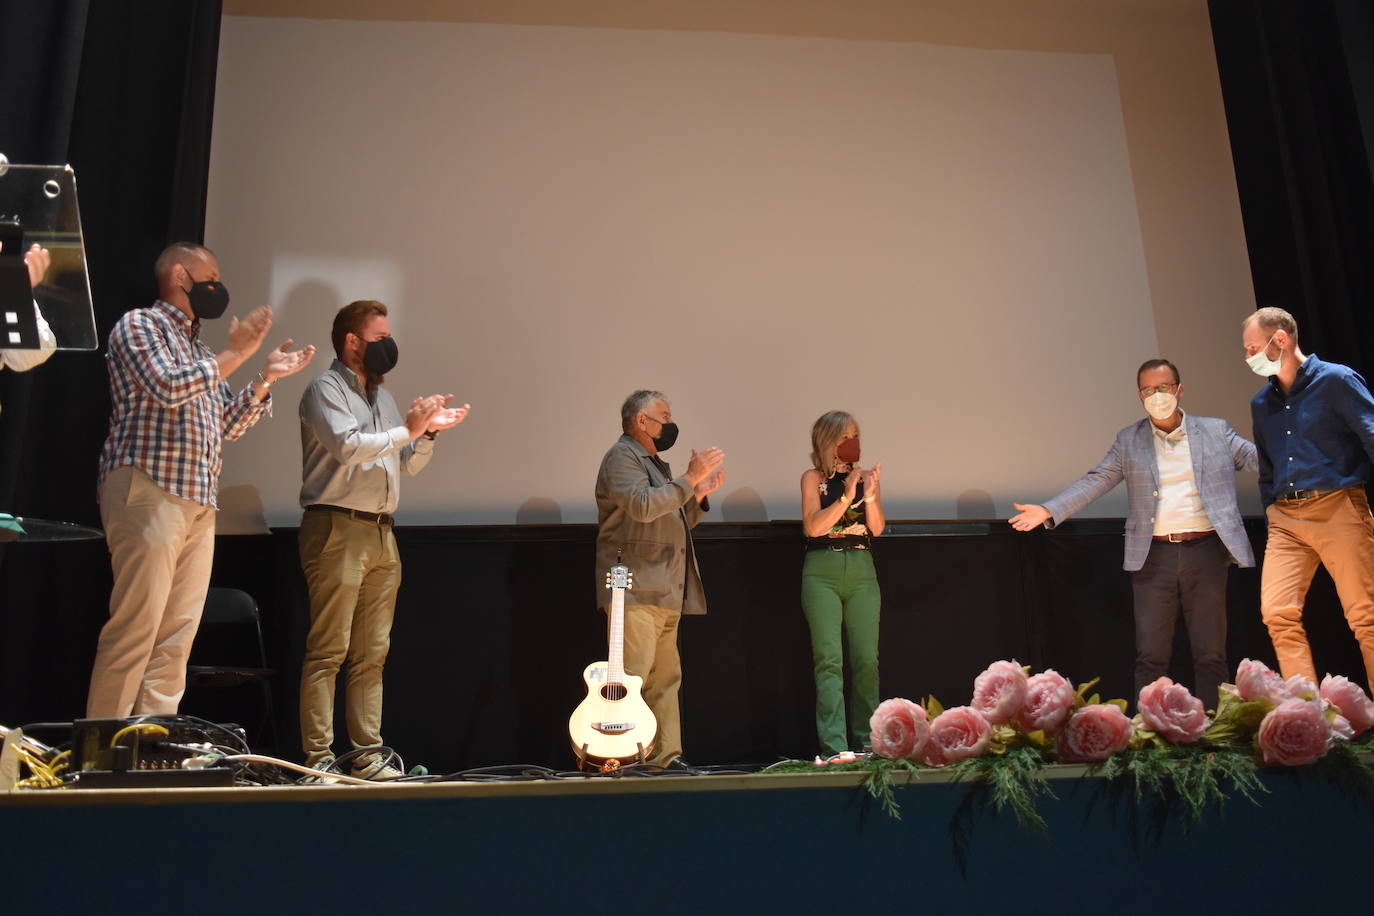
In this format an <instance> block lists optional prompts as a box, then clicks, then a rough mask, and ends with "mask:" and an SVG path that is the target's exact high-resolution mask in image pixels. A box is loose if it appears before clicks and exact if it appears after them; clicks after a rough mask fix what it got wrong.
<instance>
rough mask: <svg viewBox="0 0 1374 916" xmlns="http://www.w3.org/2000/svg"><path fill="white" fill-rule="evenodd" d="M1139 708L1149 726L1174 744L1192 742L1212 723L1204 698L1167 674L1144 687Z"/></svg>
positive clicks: (1138, 703) (1141, 690) (1138, 704)
mask: <svg viewBox="0 0 1374 916" xmlns="http://www.w3.org/2000/svg"><path fill="white" fill-rule="evenodd" d="M1136 708H1137V709H1139V710H1140V718H1141V721H1143V722H1144V723H1145V727H1146V728H1148V729H1149V730H1150V731H1152V732H1154V733H1155V734H1157V735H1159V736H1161V737H1162V738H1164V740H1165V741H1168V742H1169V743H1170V744H1192V743H1193V742H1194V741H1196V740H1197V739H1199V738H1201V737H1202V733H1203V732H1205V731H1206V730H1207V726H1209V725H1211V724H1212V723H1211V722H1209V721H1208V720H1207V712H1206V710H1204V709H1203V708H1202V701H1201V700H1199V699H1198V698H1197V697H1195V696H1193V695H1192V694H1191V693H1189V692H1188V688H1187V687H1184V686H1183V685H1182V684H1175V683H1174V682H1173V681H1171V680H1169V678H1167V677H1162V678H1159V679H1158V680H1156V681H1155V682H1154V683H1153V684H1146V685H1145V686H1144V687H1142V688H1140V699H1139V701H1137V703H1136Z"/></svg>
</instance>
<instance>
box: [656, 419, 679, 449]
mask: <svg viewBox="0 0 1374 916" xmlns="http://www.w3.org/2000/svg"><path fill="white" fill-rule="evenodd" d="M676 441H677V424H676V423H664V424H663V428H662V429H661V430H659V431H658V435H657V436H654V448H655V449H657V450H658V451H660V452H666V451H668V449H670V448H672V447H673V443H674V442H676Z"/></svg>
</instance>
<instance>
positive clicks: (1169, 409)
mask: <svg viewBox="0 0 1374 916" xmlns="http://www.w3.org/2000/svg"><path fill="white" fill-rule="evenodd" d="M1175 410H1178V398H1177V397H1175V396H1174V395H1172V394H1169V393H1167V392H1164V391H1156V392H1155V393H1154V394H1152V395H1150V396H1149V397H1148V398H1146V399H1145V412H1146V413H1147V414H1149V415H1150V416H1152V417H1154V418H1155V419H1156V420H1167V419H1169V418H1170V417H1172V416H1173V415H1174V411H1175Z"/></svg>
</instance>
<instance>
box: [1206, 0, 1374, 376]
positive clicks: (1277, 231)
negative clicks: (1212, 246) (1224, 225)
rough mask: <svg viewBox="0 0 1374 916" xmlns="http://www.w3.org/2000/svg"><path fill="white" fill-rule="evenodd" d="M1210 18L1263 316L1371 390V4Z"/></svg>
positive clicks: (1281, 4)
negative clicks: (1280, 314) (1272, 310)
mask: <svg viewBox="0 0 1374 916" xmlns="http://www.w3.org/2000/svg"><path fill="white" fill-rule="evenodd" d="M1208 6H1209V9H1210V12H1211V18H1212V34H1213V41H1214V43H1215V47H1216V54H1217V68H1218V71H1219V73H1220V77H1221V89H1222V96H1223V99H1224V100H1225V105H1226V120H1227V125H1228V128H1229V132H1230V137H1231V152H1232V156H1233V158H1234V161H1235V167H1236V183H1237V187H1238V189H1239V191H1240V204H1241V213H1242V216H1243V219H1244V223H1245V238H1246V243H1247V245H1248V247H1249V251H1250V269H1251V273H1252V275H1253V278H1254V284H1255V298H1256V300H1257V303H1258V304H1259V305H1277V306H1282V307H1283V308H1286V309H1288V310H1289V311H1290V312H1292V313H1293V315H1294V317H1295V318H1296V319H1297V321H1298V328H1299V332H1300V337H1301V340H1302V345H1303V349H1304V350H1305V351H1306V352H1309V353H1314V352H1315V353H1317V354H1319V355H1320V356H1321V357H1322V359H1325V360H1329V361H1333V362H1338V363H1344V364H1346V365H1349V366H1352V367H1354V368H1355V369H1357V370H1358V371H1359V372H1360V373H1361V374H1363V375H1364V376H1365V378H1366V379H1369V378H1370V373H1371V372H1374V310H1372V309H1371V303H1372V302H1374V161H1372V160H1371V152H1374V150H1371V147H1370V145H1369V143H1368V138H1369V137H1374V9H1372V8H1371V4H1369V3H1367V2H1365V0H1303V2H1301V3H1298V2H1294V0H1211V2H1210V3H1209V4H1208ZM1246 305H1247V306H1248V303H1247V304H1246ZM1242 317H1244V315H1243V313H1238V315H1237V319H1239V318H1242ZM1236 346H1237V353H1238V354H1239V348H1240V344H1239V332H1237V345H1236Z"/></svg>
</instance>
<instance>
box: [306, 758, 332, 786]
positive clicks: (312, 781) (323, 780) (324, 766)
mask: <svg viewBox="0 0 1374 916" xmlns="http://www.w3.org/2000/svg"><path fill="white" fill-rule="evenodd" d="M332 766H334V758H333V757H325V758H324V759H323V760H320V761H319V762H317V763H316V764H315V765H314V766H312V767H311V768H310V769H312V770H319V771H320V774H319V775H318V776H302V777H301V778H300V779H297V780H296V785H298V786H331V785H333V786H337V785H338V784H339V781H338V780H337V779H330V778H329V777H328V776H327V775H326V773H327V772H329V770H330V767H332Z"/></svg>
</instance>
